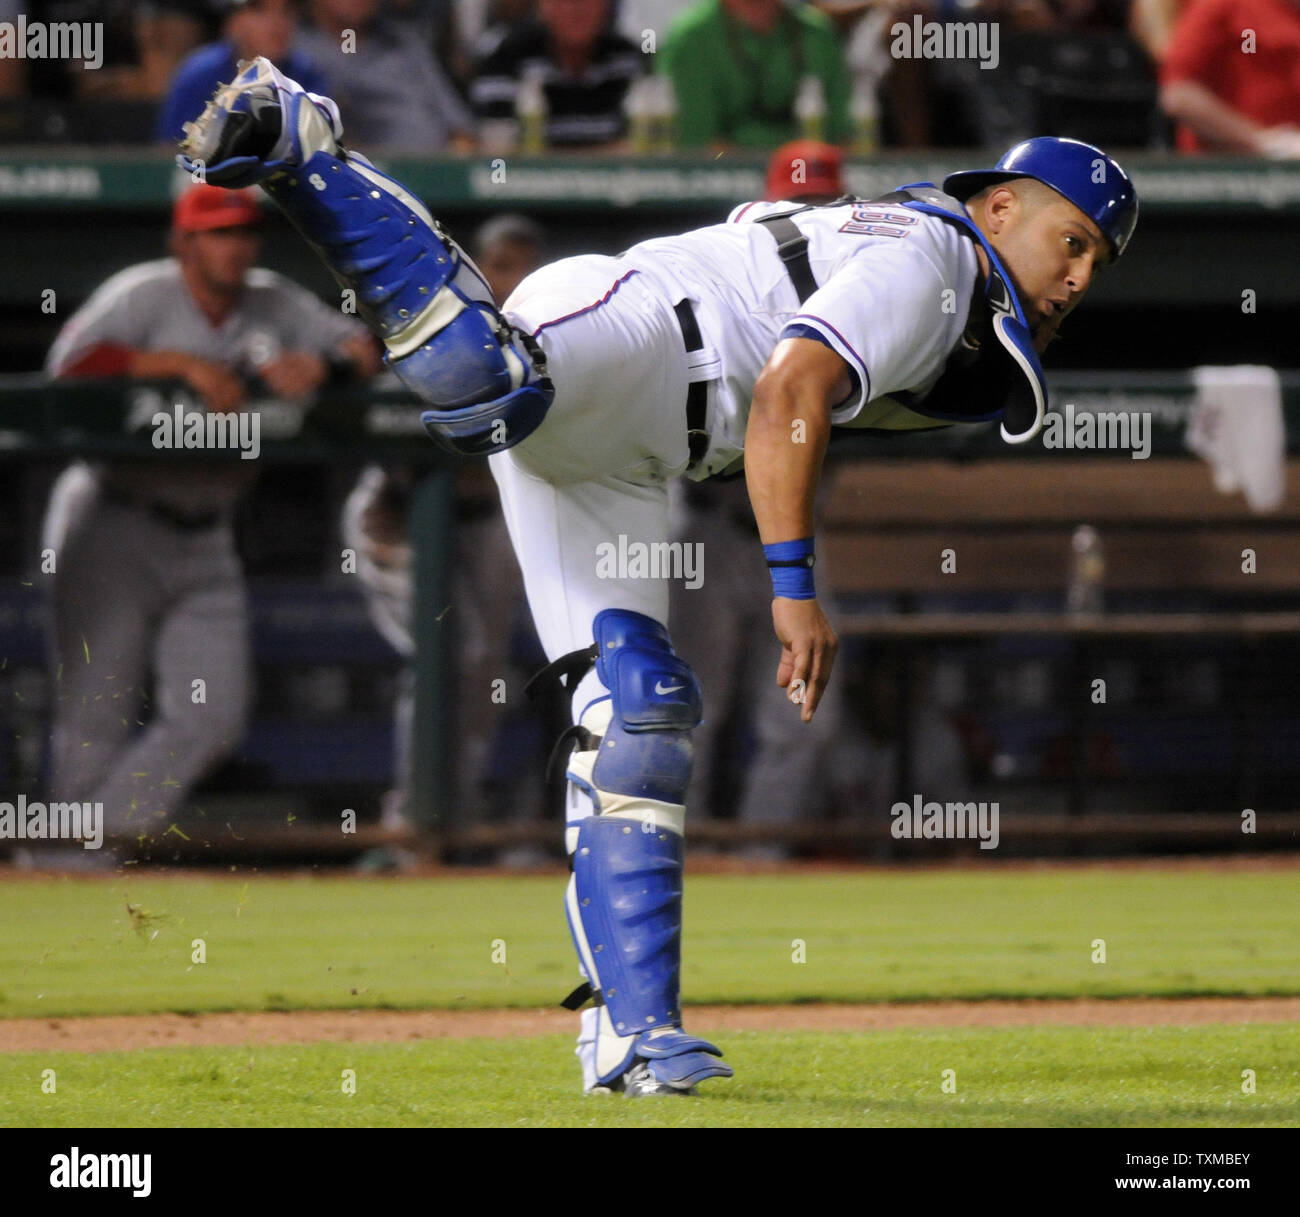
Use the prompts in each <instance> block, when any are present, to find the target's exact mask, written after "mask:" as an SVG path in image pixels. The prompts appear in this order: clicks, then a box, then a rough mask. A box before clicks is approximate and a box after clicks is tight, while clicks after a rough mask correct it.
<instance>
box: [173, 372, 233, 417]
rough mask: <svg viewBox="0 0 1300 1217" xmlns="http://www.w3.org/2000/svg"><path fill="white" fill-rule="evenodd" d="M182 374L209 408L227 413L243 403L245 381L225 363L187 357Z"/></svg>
mask: <svg viewBox="0 0 1300 1217" xmlns="http://www.w3.org/2000/svg"><path fill="white" fill-rule="evenodd" d="M181 375H182V376H183V377H184V379H185V383H186V384H187V385H189V386H190V388H191V389H193V390H194V392H196V393H197V394H198V395H199V396H200V397H201V398H203V401H204V403H205V404H206V405H207V407H208V409H209V410H216V411H218V412H219V413H226V412H227V411H230V410H238V409H239V407H240V406H241V405H243V402H244V382H243V381H242V380H240V379H239V377H238V376H236V375H235V374H234V372H232V371H231V370H230V369H229V368H228V367H226V366H225V365H224V364H220V363H216V362H215V361H213V360H211V359H187V360H186V361H185V363H184V365H183V366H182V368H181Z"/></svg>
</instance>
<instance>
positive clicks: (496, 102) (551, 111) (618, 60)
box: [470, 0, 646, 148]
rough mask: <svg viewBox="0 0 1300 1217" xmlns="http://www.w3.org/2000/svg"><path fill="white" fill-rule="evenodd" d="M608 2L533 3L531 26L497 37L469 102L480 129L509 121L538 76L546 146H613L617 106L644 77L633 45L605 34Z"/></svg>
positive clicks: (619, 124)
mask: <svg viewBox="0 0 1300 1217" xmlns="http://www.w3.org/2000/svg"><path fill="white" fill-rule="evenodd" d="M608 22H609V0H539V2H538V6H537V17H536V19H532V20H528V21H524V22H521V23H519V24H518V25H514V26H508V27H505V28H503V29H498V30H497V31H496V32H495V34H494V35H493V37H492V40H491V41H489V42H488V43H487V49H486V52H485V54H484V55H483V57H482V59H481V60H480V62H479V65H478V70H477V71H476V72H475V75H474V81H473V83H472V84H471V86H470V98H471V100H472V101H473V103H474V112H475V114H476V115H477V116H478V118H479V119H480V120H481V121H485V122H494V121H502V120H510V119H513V118H514V117H515V113H516V105H517V101H518V97H519V90H520V85H521V83H522V82H523V81H525V80H526V79H528V78H529V77H531V76H533V75H534V74H535V75H536V77H537V79H538V80H539V81H540V82H541V85H542V88H543V91H544V93H545V96H546V109H547V115H546V144H547V146H548V147H552V148H578V147H584V148H591V147H599V146H602V145H606V146H608V145H613V144H617V143H618V141H619V140H621V139H622V138H623V136H624V135H625V133H626V129H627V120H626V116H625V115H624V112H623V103H624V100H625V98H626V97H627V91H628V89H629V87H630V86H631V84H632V82H633V81H634V80H635V79H636V78H637V77H638V76H641V75H642V74H643V73H644V72H645V70H646V63H645V56H644V55H642V54H641V50H640V48H639V47H637V46H636V45H635V44H633V43H631V42H629V41H628V40H627V39H626V38H624V37H623V36H622V35H621V34H617V33H615V32H613V31H612V30H610V29H609V28H607V27H608Z"/></svg>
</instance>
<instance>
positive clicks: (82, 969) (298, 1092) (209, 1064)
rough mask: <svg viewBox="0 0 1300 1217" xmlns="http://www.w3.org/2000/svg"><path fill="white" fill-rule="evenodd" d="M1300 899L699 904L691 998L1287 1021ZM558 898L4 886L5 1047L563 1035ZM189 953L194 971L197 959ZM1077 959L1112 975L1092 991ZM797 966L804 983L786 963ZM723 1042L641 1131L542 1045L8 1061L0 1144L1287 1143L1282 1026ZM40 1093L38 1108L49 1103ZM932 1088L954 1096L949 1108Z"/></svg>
mask: <svg viewBox="0 0 1300 1217" xmlns="http://www.w3.org/2000/svg"><path fill="white" fill-rule="evenodd" d="M1296 879H1297V875H1296V873H1295V872H1294V871H1284V870H1275V871H1261V872H1257V873H1246V872H1232V871H1222V870H1214V869H1211V868H1205V869H1195V870H1187V869H1176V870H1168V871H1162V870H1150V871H1144V870H1137V869H1107V868H1104V867H1083V868H1079V869H1076V870H1071V869H1064V868H1052V869H1044V870H1041V871H1037V870H1012V869H999V870H992V869H991V870H986V871H980V872H976V871H956V870H954V871H926V872H921V871H912V872H906V871H898V872H895V871H872V872H857V873H826V874H817V875H775V874H764V875H751V876H740V875H728V876H707V875H704V876H696V877H693V878H691V879H690V880H689V882H688V885H687V896H686V963H685V969H684V976H683V990H684V996H685V998H686V1000H687V1001H688V1002H700V1003H702V1002H721V1003H753V1002H798V1001H811V1000H818V1001H826V1000H830V1001H881V1000H903V1001H907V1000H923V999H934V998H963V999H980V998H991V997H1072V996H1121V995H1133V996H1136V995H1148V996H1157V995H1168V996H1174V995H1187V996H1191V995H1198V996H1200V995H1214V994H1222V995H1289V994H1297V993H1300V933H1297V927H1300V883H1297V881H1296ZM562 887H563V880H562V878H560V877H559V876H553V877H521V878H483V877H474V876H465V877H455V878H437V879H419V880H384V879H355V878H333V877H331V878H316V877H310V876H303V877H297V878H263V877H258V876H256V875H249V876H245V875H242V874H233V875H230V876H228V877H226V876H223V877H220V878H216V877H197V878H196V877H188V876H186V877H168V876H159V875H154V874H150V873H141V874H139V875H135V874H127V875H125V876H123V875H119V876H117V877H115V878H112V879H105V880H85V879H66V880H53V881H51V880H25V879H14V880H11V881H7V882H4V883H0V1017H19V1016H45V1017H70V1016H75V1015H81V1014H126V1013H148V1012H158V1011H179V1012H193V1011H220V1010H258V1009H305V1008H341V1009H365V1008H372V1009H373V1008H379V1007H388V1008H432V1007H444V1008H457V1007H463V1008H473V1007H495V1006H542V1005H551V1004H553V1003H554V1002H555V1001H556V1000H557V999H558V997H559V996H561V995H562V994H563V993H564V992H566V991H567V990H568V989H569V988H570V987H571V986H572V984H573V983H574V982H575V980H576V976H575V969H574V965H573V962H572V953H571V947H570V945H569V942H568V936H567V931H566V929H565V926H564V921H563V913H562V908H561V903H560V893H561V891H562ZM128 906H129V907H128ZM200 938H201V939H203V943H204V949H205V951H206V962H204V963H196V962H193V959H192V953H193V951H194V949H195V948H194V940H195V939H200ZM1095 939H1104V940H1105V943H1106V956H1107V958H1106V962H1105V963H1094V962H1093V961H1092V953H1093V942H1094V940H1095ZM796 940H798V941H800V942H802V943H803V944H804V945H803V954H804V957H805V959H806V962H802V963H799V962H794V958H793V957H794V956H795V955H796V954H797V953H798V952H797V951H796V948H795V945H794V944H795V943H796ZM503 947H504V962H493V955H494V951H495V953H496V956H497V958H498V959H501V956H502V948H503ZM688 1023H689V1019H688ZM690 1025H691V1026H692V1029H693V1030H697V1031H699V1032H701V1033H703V1034H708V1032H709V1028H708V1027H707V1026H703V1025H699V1026H696V1025H694V1024H690ZM722 1041H723V1042H722V1046H723V1047H724V1049H725V1050H726V1053H727V1059H728V1061H729V1062H730V1063H732V1064H733V1065H734V1066H735V1067H736V1070H737V1076H736V1078H734V1079H732V1080H730V1081H723V1082H715V1083H711V1084H709V1085H708V1086H706V1087H705V1088H703V1089H702V1093H701V1096H700V1097H699V1099H697V1100H695V1101H693V1102H679V1101H676V1100H667V1101H663V1100H661V1101H657V1102H654V1103H642V1104H636V1103H627V1102H626V1101H624V1100H621V1099H603V1100H602V1099H584V1098H583V1097H582V1096H581V1095H580V1094H579V1093H578V1086H577V1082H578V1079H577V1070H576V1066H575V1063H574V1060H573V1057H572V1040H570V1039H568V1038H567V1037H558V1036H544V1037H540V1038H534V1039H511V1040H489V1039H471V1040H429V1041H421V1042H414V1043H401V1044H335V1043H324V1044H316V1045H311V1046H248V1047H242V1048H224V1047H223V1048H218V1047H195V1048H184V1049H150V1050H142V1051H137V1052H129V1053H116V1052H114V1053H94V1054H92V1053H84V1054H82V1053H72V1052H40V1053H10V1054H0V1125H3V1126H10V1127H12V1126H23V1125H58V1126H66V1127H74V1128H76V1127H96V1126H111V1125H121V1124H126V1125H132V1126H134V1125H140V1126H173V1125H192V1126H209V1125H211V1126H221V1125H245V1124H247V1125H256V1126H290V1125H304V1126H322V1125H331V1126H332V1125H345V1126H360V1125H386V1126H391V1125H410V1124H418V1125H431V1126H442V1125H460V1126H485V1125H491V1126H498V1125H582V1126H587V1125H605V1124H609V1125H619V1126H636V1127H640V1126H650V1125H653V1126H660V1125H683V1126H684V1125H709V1126H757V1125H762V1126H796V1125H798V1126H803V1125H811V1126H857V1125H864V1126H866V1125H870V1126H886V1125H896V1126H943V1125H1033V1126H1042V1125H1058V1126H1088V1127H1099V1126H1125V1127H1143V1126H1163V1125H1168V1126H1184V1125H1188V1126H1205V1127H1245V1126H1255V1125H1286V1126H1293V1125H1296V1124H1297V1123H1300V1026H1297V1025H1291V1024H1289V1025H1231V1026H1202V1027H1188V1028H1177V1027H1154V1028H1132V1027H1114V1028H1091V1029H1084V1028H1072V1027H1043V1028H1031V1029H1023V1028H1016V1029H1012V1028H1007V1029H982V1030H949V1031H943V1030H933V1029H927V1030H919V1029H918V1030H915V1031H909V1030H898V1031H875V1032H862V1033H851V1034H850V1033H830V1032H793V1031H792V1032H728V1033H726V1034H725V1036H723V1037H722ZM46 1069H53V1070H54V1071H55V1074H56V1076H57V1089H56V1092H55V1093H54V1094H45V1093H42V1090H41V1077H42V1071H43V1070H46ZM345 1069H352V1070H355V1071H356V1084H357V1091H356V1094H355V1095H352V1096H348V1095H345V1094H344V1093H343V1091H342V1086H341V1081H340V1079H341V1076H342V1071H343V1070H345ZM945 1069H953V1070H955V1071H956V1078H957V1091H956V1093H955V1094H945V1093H943V1092H942V1090H941V1088H940V1082H941V1074H942V1071H943V1070H945ZM1245 1069H1251V1070H1254V1071H1255V1076H1256V1085H1257V1092H1256V1093H1255V1094H1253V1095H1245V1094H1243V1093H1242V1090H1241V1078H1242V1071H1243V1070H1245Z"/></svg>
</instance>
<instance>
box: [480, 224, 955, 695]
mask: <svg viewBox="0 0 1300 1217" xmlns="http://www.w3.org/2000/svg"><path fill="white" fill-rule="evenodd" d="M792 206H793V205H792V204H789V203H749V204H746V205H744V206H742V207H738V208H736V209H735V210H734V211H733V212H732V213H731V215H730V217H729V218H728V220H727V222H726V223H724V224H717V225H713V226H710V227H707V228H701V229H697V230H695V231H692V232H687V233H684V234H682V235H680V236H673V237H662V238H656V239H653V240H650V241H645V242H642V243H641V244H639V245H636V246H633V247H632V248H631V249H629V250H628V251H627V252H626V253H624V254H623V255H622V256H621V257H617V258H615V257H605V256H602V255H586V256H580V257H575V258H566V259H563V260H561V261H559V262H555V263H552V264H550V265H549V266H544V267H542V268H541V269H540V270H538V271H535V272H534V273H533V274H531V275H530V276H528V278H526V279H525V280H524V281H523V282H522V283H521V284H520V285H519V287H518V289H517V290H516V291H515V293H514V294H513V295H512V296H511V297H510V299H509V300H507V301H506V304H505V307H504V310H503V311H504V312H505V314H506V316H507V317H508V318H509V319H510V320H511V321H512V322H513V323H514V324H515V325H517V326H519V327H520V328H521V329H525V330H527V331H528V332H529V333H530V334H532V335H533V336H534V337H535V338H536V339H537V341H538V343H539V344H540V345H541V347H542V349H543V350H544V351H545V352H546V355H547V371H548V374H549V375H550V376H551V379H552V380H553V382H554V384H555V401H554V403H553V405H552V406H551V409H550V412H549V414H548V415H547V417H546V420H545V421H544V422H543V424H542V426H541V427H539V428H538V429H537V431H535V432H534V433H533V434H532V435H530V436H529V437H528V438H527V439H525V440H524V441H523V442H522V443H519V444H517V445H516V446H515V447H513V448H511V449H509V450H507V451H506V452H502V453H499V454H497V455H495V456H493V457H491V458H489V459H490V464H491V468H492V472H493V474H494V475H495V477H496V479H497V483H498V485H499V487H500V489H501V498H502V504H503V507H504V510H505V515H506V521H507V523H508V525H509V528H510V533H511V538H512V540H513V542H514V547H515V552H516V554H517V555H518V558H519V562H520V566H521V567H522V569H523V574H524V584H525V587H526V589H527V593H528V599H529V604H530V606H531V608H532V612H533V617H534V620H535V621H536V624H537V628H538V632H539V634H540V636H541V640H542V645H543V648H544V649H545V651H546V653H547V655H548V657H550V658H552V659H554V658H556V657H557V656H559V655H561V654H564V653H566V652H568V651H571V650H575V649H577V648H579V647H582V646H586V645H588V644H589V643H590V641H591V623H592V619H593V618H594V617H595V615H596V613H597V612H599V611H600V610H601V609H606V608H625V609H631V610H634V611H637V612H641V613H645V614H647V615H648V616H651V617H653V618H655V619H656V620H658V621H661V622H665V623H666V624H667V616H668V585H667V583H666V582H665V581H663V580H660V579H647V578H631V577H630V578H602V577H600V574H598V570H597V561H596V558H597V546H598V545H600V544H601V543H603V542H608V541H610V540H611V539H613V538H618V537H620V536H625V537H626V538H627V540H628V542H629V543H633V542H637V541H642V542H647V543H654V542H663V541H667V540H669V538H670V537H671V535H672V533H671V531H670V525H669V519H668V495H667V489H666V483H667V482H668V481H669V480H670V479H672V478H674V477H679V476H682V475H683V474H687V465H688V463H689V447H688V441H687V432H686V420H685V403H686V395H687V387H688V383H689V382H690V381H691V380H696V379H703V380H708V381H709V386H708V389H709V398H708V400H709V408H708V432H709V439H710V444H709V449H708V453H707V455H706V457H705V458H704V459H703V460H702V461H701V462H700V464H699V465H698V467H696V468H695V469H693V470H692V471H690V473H689V474H688V476H691V477H693V478H696V479H699V478H703V477H706V476H708V475H710V474H712V473H716V472H718V471H720V470H722V469H724V468H727V467H728V466H730V465H733V464H734V463H735V462H736V460H737V458H738V457H739V456H740V455H741V453H742V451H743V448H744V437H745V427H746V423H747V420H748V415H749V405H750V399H751V396H752V393H753V388H754V383H755V381H756V380H757V378H758V375H759V372H760V371H761V370H762V368H763V366H764V364H765V363H766V362H767V360H768V358H769V357H770V356H771V354H772V352H773V350H774V349H775V347H776V345H777V343H778V341H780V340H781V338H783V337H791V336H795V337H811V338H815V339H817V340H819V341H822V342H824V343H826V344H827V345H828V346H830V347H831V348H832V349H833V350H835V351H836V352H837V353H838V354H839V355H841V356H842V357H843V358H844V360H845V362H846V363H847V364H848V366H849V368H850V370H851V372H852V375H853V379H854V389H853V392H851V393H850V395H849V396H848V397H847V398H846V399H845V400H844V401H843V402H840V403H838V404H837V405H836V406H835V407H834V409H833V410H832V412H831V421H832V422H833V423H834V424H835V425H838V426H848V427H853V426H871V427H879V428H886V429H888V428H890V427H891V426H895V425H903V426H907V425H914V424H909V423H907V422H905V421H902V420H901V418H900V416H901V414H902V413H903V412H902V411H901V410H900V409H899V408H898V407H897V406H896V404H895V403H894V401H893V399H892V398H891V397H890V394H892V393H896V392H900V391H908V392H912V393H917V394H923V393H924V392H926V391H927V390H928V389H929V388H930V387H932V386H933V384H934V383H935V381H937V380H938V378H939V376H940V374H941V373H942V371H943V368H944V364H945V361H946V360H947V358H948V356H949V355H950V354H951V353H952V351H953V350H954V349H955V348H956V347H957V345H958V344H959V342H960V340H961V335H962V332H963V330H964V328H965V326H966V322H967V319H968V314H969V310H970V304H971V299H972V293H973V291H974V288H975V284H976V280H977V277H978V273H979V267H978V262H977V259H976V256H975V252H974V249H973V247H972V244H971V242H970V241H969V240H968V239H967V238H966V237H964V236H962V235H961V234H960V233H959V232H958V231H957V230H956V228H955V227H954V226H953V225H952V224H949V223H946V222H944V221H942V220H940V219H937V218H935V217H931V216H927V215H924V214H922V213H918V212H916V211H912V210H909V209H906V208H900V207H889V206H886V205H878V204H862V203H857V204H843V205H837V206H831V207H824V208H816V209H813V210H810V211H804V212H800V213H797V214H796V215H795V216H794V217H793V219H794V223H795V224H796V225H797V226H798V227H799V228H800V229H801V230H802V231H803V233H804V234H805V235H806V236H807V237H808V238H809V248H808V257H809V262H810V265H811V268H812V271H813V274H814V277H815V278H816V281H817V283H818V284H819V287H818V290H817V291H816V292H814V293H813V294H812V295H811V296H809V298H808V299H807V300H806V301H805V302H804V303H803V304H802V305H801V304H800V303H799V299H798V294H797V292H796V290H795V287H794V284H793V283H792V281H791V279H790V276H789V274H788V273H787V270H786V267H785V265H784V264H783V263H782V261H781V260H780V257H779V256H778V254H777V246H776V242H775V240H774V239H773V237H772V234H771V233H770V232H769V231H768V229H767V228H766V227H764V226H763V225H760V224H755V223H753V221H754V220H755V219H757V218H759V217H760V216H763V215H768V214H772V213H774V212H779V211H789V210H790V209H791V207H792ZM681 300H689V301H690V302H691V305H692V307H693V309H694V312H695V316H696V319H697V322H698V325H699V329H700V331H701V335H702V337H703V339H704V342H705V349H704V350H703V351H699V352H694V353H692V354H691V355H690V356H689V357H688V355H687V352H686V349H685V342H684V340H683V337H682V331H681V328H680V325H679V322H678V320H677V317H676V315H675V314H674V312H673V308H674V306H675V305H676V304H677V303H678V302H679V301H681ZM688 363H689V365H690V366H689V367H688ZM707 561H708V547H707V544H706V545H705V563H706V571H707ZM706 577H707V575H706ZM755 593H756V594H759V595H761V594H762V591H761V589H755ZM683 658H685V659H686V660H687V661H688V662H690V660H691V656H690V655H684V656H683ZM599 692H600V685H599V682H598V680H597V678H596V676H595V673H594V672H593V673H591V674H589V675H588V676H587V678H586V680H585V681H584V682H583V684H582V685H581V686H579V689H578V691H577V694H576V695H575V697H574V712H575V716H576V714H577V713H578V712H580V711H581V709H582V707H583V706H584V705H586V703H587V702H588V701H589V700H591V698H593V697H595V696H598V695H599ZM705 695H706V699H707V690H706V691H705ZM706 704H707V701H706ZM706 713H707V710H706Z"/></svg>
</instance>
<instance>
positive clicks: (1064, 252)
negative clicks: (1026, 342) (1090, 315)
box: [994, 199, 1110, 337]
mask: <svg viewBox="0 0 1300 1217" xmlns="http://www.w3.org/2000/svg"><path fill="white" fill-rule="evenodd" d="M994 248H996V249H997V251H998V256H999V257H1001V258H1002V260H1003V262H1004V264H1005V265H1006V267H1007V269H1008V270H1009V271H1010V272H1011V277H1012V278H1013V279H1014V280H1015V284H1016V289H1017V291H1018V293H1019V295H1020V300H1021V303H1022V304H1023V305H1024V308H1025V313H1026V316H1027V317H1028V318H1029V323H1030V326H1031V328H1032V329H1033V330H1034V333H1035V335H1037V336H1040V337H1041V336H1043V335H1048V336H1050V335H1051V334H1053V333H1055V331H1056V328H1057V327H1058V326H1059V325H1060V324H1061V322H1062V321H1063V320H1064V319H1065V317H1067V316H1068V315H1069V314H1070V313H1071V312H1072V311H1073V310H1074V309H1075V308H1076V307H1077V306H1078V304H1079V301H1080V300H1082V299H1083V296H1084V293H1085V292H1086V291H1087V290H1088V288H1089V286H1090V285H1091V284H1092V281H1093V278H1094V277H1095V275H1096V274H1097V272H1098V270H1099V269H1100V268H1101V267H1102V266H1104V265H1106V264H1107V263H1108V262H1109V261H1110V246H1109V245H1108V244H1107V242H1106V238H1105V237H1103V236H1102V234H1101V230H1100V229H1099V228H1098V227H1097V225H1096V224H1094V223H1093V222H1092V221H1091V220H1090V219H1089V218H1088V217H1087V216H1086V215H1084V214H1083V212H1082V211H1080V210H1079V209H1078V208H1077V207H1076V206H1075V205H1074V204H1073V203H1070V202H1068V201H1067V200H1065V199H1060V200H1059V201H1053V202H1049V203H1044V204H1042V205H1041V206H1039V207H1037V208H1036V209H1032V210H1029V209H1025V208H1017V209H1016V211H1015V213H1014V214H1013V215H1012V216H1011V217H1009V222H1008V223H1007V224H1006V226H1005V228H1004V229H1003V231H1002V232H1000V233H999V234H998V235H997V236H996V237H995V238H994Z"/></svg>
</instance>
